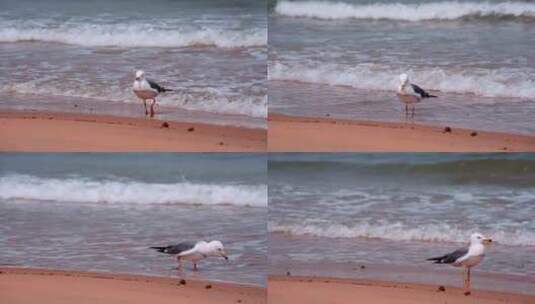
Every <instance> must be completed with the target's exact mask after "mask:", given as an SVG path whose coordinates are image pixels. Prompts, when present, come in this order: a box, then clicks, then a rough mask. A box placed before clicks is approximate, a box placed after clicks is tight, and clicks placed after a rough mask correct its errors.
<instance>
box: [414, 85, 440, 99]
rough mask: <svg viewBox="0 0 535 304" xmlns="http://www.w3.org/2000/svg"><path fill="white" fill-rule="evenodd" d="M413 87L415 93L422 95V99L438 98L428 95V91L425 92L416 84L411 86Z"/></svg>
mask: <svg viewBox="0 0 535 304" xmlns="http://www.w3.org/2000/svg"><path fill="white" fill-rule="evenodd" d="M411 86H412V89H413V90H414V92H416V94H418V95H420V96H421V97H422V98H430V97H436V96H434V95H431V94H429V93H427V92H426V91H424V89H422V88H420V87H419V86H417V85H415V84H411Z"/></svg>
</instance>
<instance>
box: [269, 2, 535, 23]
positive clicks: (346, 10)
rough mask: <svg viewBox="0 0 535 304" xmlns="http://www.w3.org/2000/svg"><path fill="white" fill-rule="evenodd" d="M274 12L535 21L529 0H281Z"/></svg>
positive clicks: (326, 16)
mask: <svg viewBox="0 0 535 304" xmlns="http://www.w3.org/2000/svg"><path fill="white" fill-rule="evenodd" d="M275 12H276V13H278V14H280V15H284V16H290V17H308V18H318V19H329V20H331V19H349V18H352V19H389V20H402V21H426V20H438V21H447V20H458V19H496V20H502V19H521V20H533V21H535V4H533V3H527V2H509V1H508V2H499V3H492V2H457V1H443V2H431V3H424V4H402V3H388V4H384V3H381V4H379V3H378V4H362V5H358V4H349V3H343V2H327V1H299V2H290V1H281V2H279V3H277V6H276V7H275Z"/></svg>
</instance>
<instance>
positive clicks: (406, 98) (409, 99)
mask: <svg viewBox="0 0 535 304" xmlns="http://www.w3.org/2000/svg"><path fill="white" fill-rule="evenodd" d="M399 80H400V84H399V88H398V97H399V99H400V100H401V102H403V103H405V115H406V116H407V115H409V105H410V107H411V112H412V114H411V116H412V117H414V108H415V104H416V103H418V102H420V101H421V100H422V99H424V98H433V97H437V96H435V95H431V94H429V93H427V92H426V91H424V90H423V89H422V88H420V87H419V86H417V85H415V84H412V83H410V82H409V76H408V75H407V74H401V75H399Z"/></svg>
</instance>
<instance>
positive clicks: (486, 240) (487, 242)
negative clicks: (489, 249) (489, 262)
mask: <svg viewBox="0 0 535 304" xmlns="http://www.w3.org/2000/svg"><path fill="white" fill-rule="evenodd" d="M491 243H492V239H491V238H489V237H486V238H484V239H483V244H491Z"/></svg>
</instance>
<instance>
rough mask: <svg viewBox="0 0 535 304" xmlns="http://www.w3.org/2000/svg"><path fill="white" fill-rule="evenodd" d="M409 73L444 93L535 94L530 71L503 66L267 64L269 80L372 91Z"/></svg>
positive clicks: (388, 88) (392, 87)
mask: <svg viewBox="0 0 535 304" xmlns="http://www.w3.org/2000/svg"><path fill="white" fill-rule="evenodd" d="M401 73H408V74H409V76H410V78H411V81H413V82H414V83H417V84H418V85H421V86H422V87H425V88H426V89H428V90H437V91H440V92H445V93H458V94H475V95H478V96H482V97H513V98H535V79H534V78H532V77H533V74H532V73H530V72H529V71H525V72H522V71H518V72H511V71H508V70H505V69H498V70H484V69H480V70H474V71H468V72H452V71H445V70H443V69H441V68H431V69H426V70H418V71H416V70H402V69H399V68H398V69H393V70H392V69H388V68H386V67H377V66H374V65H369V64H360V65H356V66H355V67H352V68H348V67H342V66H338V65H334V64H331V65H330V64H324V65H321V66H316V67H309V66H304V65H294V66H288V65H285V64H282V63H279V62H276V63H274V64H271V65H270V66H269V73H268V76H269V77H268V78H269V79H270V80H290V81H298V82H308V83H320V84H327V85H340V86H351V87H354V88H357V89H363V90H372V91H395V90H396V89H397V86H398V85H399V74H401Z"/></svg>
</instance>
